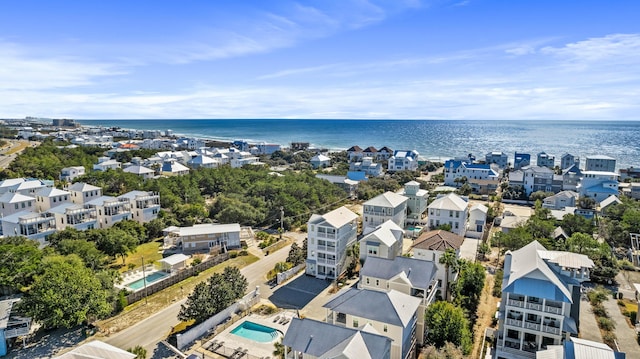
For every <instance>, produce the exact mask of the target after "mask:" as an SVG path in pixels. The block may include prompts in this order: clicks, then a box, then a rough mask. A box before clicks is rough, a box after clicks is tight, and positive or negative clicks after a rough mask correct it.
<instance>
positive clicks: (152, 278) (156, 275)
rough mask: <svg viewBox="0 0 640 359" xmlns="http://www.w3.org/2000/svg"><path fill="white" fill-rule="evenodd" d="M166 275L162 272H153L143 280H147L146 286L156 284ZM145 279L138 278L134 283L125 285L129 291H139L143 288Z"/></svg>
mask: <svg viewBox="0 0 640 359" xmlns="http://www.w3.org/2000/svg"><path fill="white" fill-rule="evenodd" d="M167 276H168V275H167V274H165V273H162V272H153V273H151V274H149V275H147V276H146V277H145V278H146V280H147V285H149V284H151V283H153V282H157V281H159V280H161V279H164V278H165V277H167ZM145 278H140V279H138V280H137V281H135V282H131V283H129V284H127V288H129V289H131V290H134V291H135V290H139V289H141V288H144V280H145Z"/></svg>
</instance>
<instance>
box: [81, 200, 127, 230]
mask: <svg viewBox="0 0 640 359" xmlns="http://www.w3.org/2000/svg"><path fill="white" fill-rule="evenodd" d="M86 205H87V206H86V207H87V208H92V209H95V211H96V212H97V213H98V224H99V226H98V227H99V228H110V227H111V226H113V225H114V224H116V223H118V222H120V221H124V220H126V219H132V217H133V215H132V213H131V203H130V202H129V200H128V199H126V198H116V197H111V196H101V197H98V198H95V199H92V200H91V201H88V202H86Z"/></svg>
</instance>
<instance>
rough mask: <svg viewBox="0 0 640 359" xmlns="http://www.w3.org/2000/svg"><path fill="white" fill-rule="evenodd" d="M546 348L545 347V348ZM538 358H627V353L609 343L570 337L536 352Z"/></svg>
mask: <svg viewBox="0 0 640 359" xmlns="http://www.w3.org/2000/svg"><path fill="white" fill-rule="evenodd" d="M543 349H544V348H543ZM535 358H536V359H593V358H598V359H625V358H626V354H625V353H623V352H617V351H614V350H613V349H611V348H610V347H609V346H608V345H607V344H604V343H599V342H594V341H592V340H587V339H580V338H575V337H569V338H567V339H566V340H565V341H563V342H562V343H561V344H558V345H548V346H547V348H546V349H544V350H540V351H538V352H537V353H536V356H535Z"/></svg>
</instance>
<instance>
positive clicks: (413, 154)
mask: <svg viewBox="0 0 640 359" xmlns="http://www.w3.org/2000/svg"><path fill="white" fill-rule="evenodd" d="M418 156H419V153H418V151H416V150H396V151H395V152H394V153H393V156H391V157H389V160H388V167H387V171H389V172H397V171H417V170H418V165H419V164H418Z"/></svg>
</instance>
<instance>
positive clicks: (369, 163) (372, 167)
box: [349, 157, 384, 177]
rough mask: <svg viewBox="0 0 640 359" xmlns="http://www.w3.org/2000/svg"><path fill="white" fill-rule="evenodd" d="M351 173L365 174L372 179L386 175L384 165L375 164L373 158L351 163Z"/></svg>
mask: <svg viewBox="0 0 640 359" xmlns="http://www.w3.org/2000/svg"><path fill="white" fill-rule="evenodd" d="M349 171H354V172H364V173H366V174H367V175H369V176H371V177H380V176H382V175H384V170H383V168H382V163H376V162H374V160H373V158H367V157H365V158H363V159H362V161H358V162H351V163H349Z"/></svg>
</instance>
